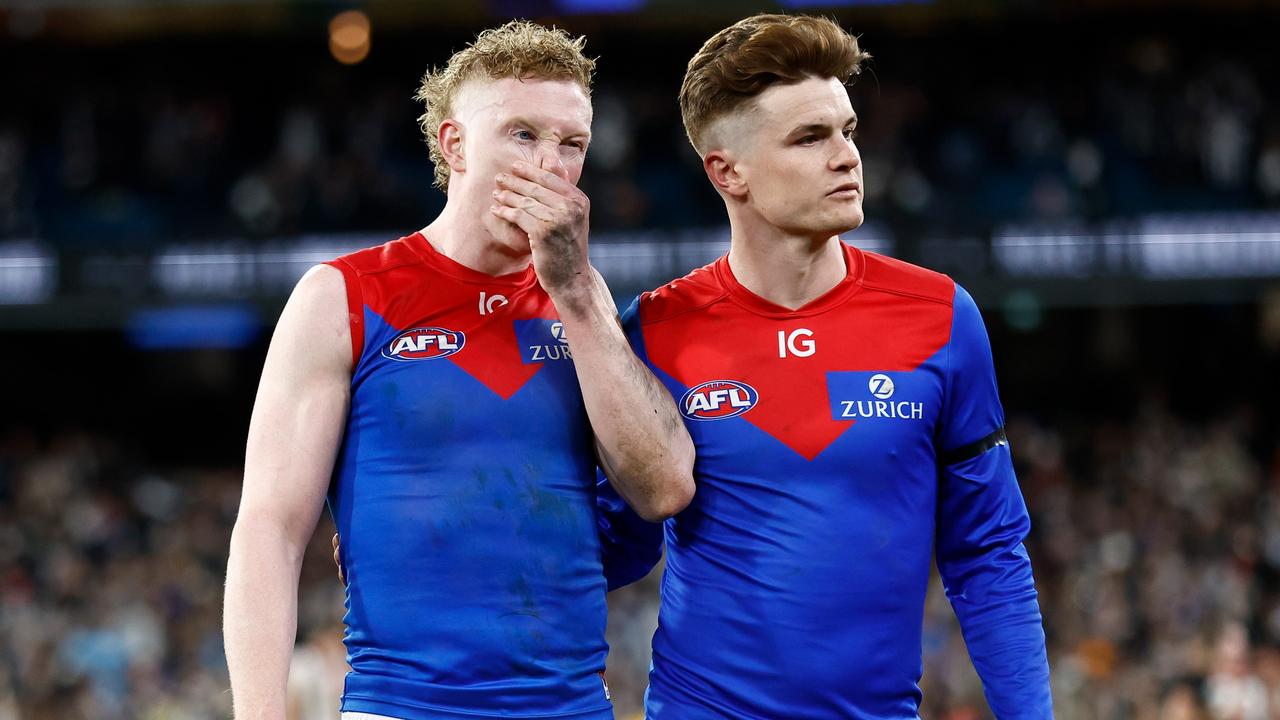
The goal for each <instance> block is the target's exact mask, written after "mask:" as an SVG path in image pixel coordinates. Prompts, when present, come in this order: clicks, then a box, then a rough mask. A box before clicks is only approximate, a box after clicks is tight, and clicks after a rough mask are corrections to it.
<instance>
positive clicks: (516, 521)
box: [328, 233, 643, 720]
mask: <svg viewBox="0 0 1280 720" xmlns="http://www.w3.org/2000/svg"><path fill="white" fill-rule="evenodd" d="M330 264H331V265H333V266H334V267H336V268H338V269H340V270H341V271H342V273H343V275H344V277H345V279H346V286H347V295H348V301H349V302H348V305H349V311H350V316H351V317H350V319H351V334H352V346H353V358H354V361H355V362H354V370H353V373H352V378H351V409H350V416H349V419H348V422H347V425H346V431H345V436H344V437H343V440H342V444H341V448H340V453H339V456H338V460H337V463H336V466H335V470H334V476H333V482H332V485H331V488H330V492H329V498H328V502H329V508H330V511H331V512H332V514H333V517H334V520H335V522H336V524H337V527H338V532H339V534H340V535H341V538H342V563H343V566H344V571H345V573H346V578H347V589H346V610H347V612H346V616H345V622H346V625H347V631H346V636H345V642H346V645H347V650H348V661H349V662H350V664H351V672H350V673H349V674H348V675H347V681H346V688H345V692H344V694H343V700H342V709H343V710H346V711H359V712H367V713H373V714H378V715H386V716H390V717H396V718H404V719H405V720H434V719H436V718H466V719H467V720H479V719H482V718H498V717H501V718H511V717H525V718H534V717H536V718H572V719H574V720H579V719H581V720H606V719H610V718H612V717H613V714H612V710H611V705H610V703H609V701H608V699H607V697H606V692H605V689H604V686H603V682H602V679H601V677H600V675H599V674H598V673H599V672H600V671H602V670H603V669H604V664H605V655H606V653H607V646H606V645H605V640H604V631H605V612H606V610H605V590H606V579H605V575H604V570H603V568H602V559H601V558H602V548H601V542H600V539H599V538H598V535H597V520H596V510H595V507H596V503H597V502H598V497H597V496H598V494H599V493H600V492H601V491H599V490H598V489H597V486H596V473H595V470H596V467H595V455H594V450H593V444H592V436H591V430H590V426H589V425H588V422H587V416H586V412H585V410H584V407H583V403H582V398H581V394H580V391H579V389H578V382H577V378H576V375H575V373H574V368H573V364H572V359H571V357H570V354H569V348H568V345H567V344H566V342H565V337H564V332H563V327H562V325H561V324H560V322H559V320H558V319H557V316H556V312H555V308H554V306H553V305H552V303H551V300H550V298H549V297H548V296H547V294H546V292H544V291H543V290H542V288H541V287H540V286H539V285H538V281H537V278H536V277H535V275H534V272H533V268H532V267H529V268H527V269H525V270H524V271H522V272H518V273H514V274H511V275H504V276H500V277H492V276H489V275H485V274H482V273H479V272H476V271H474V270H471V269H469V268H467V267H465V266H463V265H460V264H458V263H456V262H454V261H453V260H450V259H449V258H448V257H445V256H444V255H442V254H440V253H439V252H437V251H436V250H435V249H434V248H433V247H432V246H431V244H430V243H428V242H427V241H426V239H425V238H424V237H423V236H422V235H421V234H420V233H415V234H413V235H410V236H408V237H405V238H401V239H399V240H395V241H393V242H390V243H387V244H385V245H382V246H380V247H376V248H371V249H368V250H363V251H360V252H357V253H354V254H352V255H348V256H345V257H342V258H339V259H337V260H335V261H333V262H332V263H330ZM605 489H606V490H607V488H605ZM605 500H606V501H607V502H613V503H615V504H620V501H618V500H617V498H616V496H612V497H609V498H605ZM640 574H643V572H640ZM628 579H634V576H632V577H629V578H628Z"/></svg>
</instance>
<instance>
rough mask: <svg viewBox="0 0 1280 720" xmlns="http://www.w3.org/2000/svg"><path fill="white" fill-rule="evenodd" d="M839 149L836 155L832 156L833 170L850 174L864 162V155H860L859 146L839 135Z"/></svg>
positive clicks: (837, 148)
mask: <svg viewBox="0 0 1280 720" xmlns="http://www.w3.org/2000/svg"><path fill="white" fill-rule="evenodd" d="M836 137H837V141H836V142H837V143H838V144H837V147H836V152H835V154H834V155H832V156H831V169H832V170H836V171H838V172H848V171H850V170H852V169H854V168H856V167H858V164H859V163H861V162H862V155H860V154H859V153H858V146H857V145H855V144H854V142H853V141H852V140H846V139H845V138H844V137H843V136H839V135H837V136H836Z"/></svg>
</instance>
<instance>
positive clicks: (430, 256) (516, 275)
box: [409, 231, 537, 287]
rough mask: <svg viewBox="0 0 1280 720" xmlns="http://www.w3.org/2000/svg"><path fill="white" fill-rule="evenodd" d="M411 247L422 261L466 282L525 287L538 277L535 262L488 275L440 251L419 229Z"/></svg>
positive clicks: (410, 237) (410, 242) (411, 236)
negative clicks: (534, 270)
mask: <svg viewBox="0 0 1280 720" xmlns="http://www.w3.org/2000/svg"><path fill="white" fill-rule="evenodd" d="M409 247H410V248H412V249H413V251H414V253H416V254H417V255H418V256H419V257H421V258H422V261H423V262H425V263H426V264H427V265H429V266H431V267H432V268H434V269H436V270H438V271H440V272H441V273H444V274H445V275H448V276H449V277H452V278H454V279H456V280H461V281H462V282H465V283H472V284H476V285H501V286H504V287H524V286H527V285H532V284H533V283H534V282H536V281H537V277H536V276H535V275H534V273H533V264H532V263H530V264H529V266H528V267H526V268H525V269H523V270H517V271H516V272H513V273H507V274H506V275H488V274H486V273H482V272H480V271H479V270H473V269H472V268H469V267H467V266H466V265H463V264H462V263H460V262H458V261H457V260H454V259H453V258H451V257H449V256H448V255H445V254H444V253H442V252H440V251H439V250H437V249H436V248H435V246H434V245H432V244H431V243H430V242H429V241H428V240H427V238H426V236H425V235H423V234H422V232H421V231H418V232H416V233H414V234H412V235H410V236H409Z"/></svg>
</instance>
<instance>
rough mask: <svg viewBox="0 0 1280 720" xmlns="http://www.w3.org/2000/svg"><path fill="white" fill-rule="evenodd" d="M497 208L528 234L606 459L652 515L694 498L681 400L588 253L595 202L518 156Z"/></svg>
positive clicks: (629, 497)
mask: <svg viewBox="0 0 1280 720" xmlns="http://www.w3.org/2000/svg"><path fill="white" fill-rule="evenodd" d="M498 186H499V188H502V190H501V192H500V194H499V195H498V196H497V198H496V202H495V205H494V209H493V212H494V214H496V215H498V216H499V217H501V218H503V219H505V220H507V221H508V222H511V223H513V224H515V225H517V226H518V227H519V228H520V229H522V230H524V231H525V232H526V233H527V234H528V235H529V245H530V247H531V248H532V250H533V262H534V266H535V269H536V270H537V273H538V279H539V281H540V282H541V283H542V287H543V288H544V289H546V291H547V294H549V295H550V296H551V299H552V301H553V302H554V303H555V305H556V310H557V311H558V312H559V314H560V320H561V321H562V322H563V323H564V331H565V339H566V340H567V342H568V343H569V349H570V350H571V351H572V353H573V363H574V367H575V368H576V369H577V373H578V384H579V385H580V386H581V387H582V398H583V401H584V402H585V404H586V408H587V415H588V416H589V417H590V418H591V427H592V429H593V430H594V431H595V435H596V449H597V454H598V455H599V457H600V464H601V466H602V467H603V468H604V470H605V472H606V473H607V474H608V476H609V479H610V480H611V481H612V482H613V484H614V486H615V487H616V488H617V489H618V492H619V493H620V494H621V495H622V497H623V498H625V499H626V501H627V502H628V503H629V504H630V505H631V507H632V508H634V509H635V511H636V512H637V513H638V514H639V515H640V516H641V517H643V518H645V519H646V520H660V519H663V518H667V517H670V516H672V515H674V514H676V513H678V512H680V511H681V510H683V509H684V508H685V506H687V505H688V504H689V501H690V500H692V499H693V492H694V483H693V457H694V451H693V441H692V440H690V439H689V432H688V431H687V430H686V429H685V427H684V423H683V421H681V419H680V415H679V413H678V412H677V411H676V406H675V402H674V401H673V400H672V399H671V395H670V393H668V392H667V390H666V388H664V387H663V386H662V383H660V382H659V381H658V379H657V378H656V377H654V376H653V373H651V372H649V369H648V368H647V367H645V365H644V363H643V362H641V360H640V359H639V358H638V357H636V355H635V353H634V352H632V350H631V346H630V345H629V344H628V343H627V338H626V335H625V334H624V333H623V332H622V324H621V322H620V321H619V319H618V310H617V307H616V306H615V305H614V303H613V298H612V296H611V295H610V294H609V289H608V287H606V286H605V283H604V279H603V278H602V277H600V274H599V273H597V272H596V271H595V269H594V268H592V267H591V265H590V263H589V262H588V260H587V224H588V222H587V220H588V217H587V216H588V214H589V208H590V202H589V201H588V200H587V197H586V195H584V194H583V193H582V191H580V190H578V188H577V187H576V186H575V185H573V184H572V183H570V182H569V181H568V180H567V179H565V178H563V177H561V176H559V175H556V174H554V173H551V172H548V171H546V170H543V169H541V168H537V167H533V166H532V165H530V164H528V163H523V164H517V166H516V167H514V168H513V171H512V173H511V174H504V175H501V176H499V178H498Z"/></svg>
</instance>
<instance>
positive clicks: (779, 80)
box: [680, 14, 871, 155]
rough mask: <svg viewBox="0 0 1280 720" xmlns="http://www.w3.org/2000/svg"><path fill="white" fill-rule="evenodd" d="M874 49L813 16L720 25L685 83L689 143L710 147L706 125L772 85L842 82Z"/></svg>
mask: <svg viewBox="0 0 1280 720" xmlns="http://www.w3.org/2000/svg"><path fill="white" fill-rule="evenodd" d="M870 58H871V54H870V53H867V52H864V51H863V50H862V49H861V48H859V47H858V39H857V38H855V37H854V36H852V35H850V34H849V33H847V32H845V31H844V29H843V28H841V27H840V26H839V25H837V24H836V23H835V22H834V21H832V20H829V19H827V18H822V17H811V16H808V15H767V14H766V15H753V16H752V17H749V18H746V19H744V20H740V21H738V22H737V23H734V24H733V25H730V26H729V27H727V28H725V29H724V30H721V31H720V32H718V33H716V34H715V35H712V36H711V39H710V40H708V41H707V42H706V43H705V44H703V46H702V49H701V50H699V51H698V52H697V54H696V55H694V56H693V59H692V60H690V61H689V67H688V69H687V70H686V71H685V74H684V82H683V83H682V84H681V86H680V114H681V115H682V116H683V118H684V130H685V133H686V134H688V136H689V142H691V143H693V147H694V149H695V150H697V151H698V154H699V155H702V154H704V153H705V152H706V149H707V147H706V145H707V130H708V129H709V128H710V127H711V125H712V124H713V123H714V122H715V121H716V120H719V119H720V118H722V117H724V116H726V115H729V114H730V113H733V112H735V111H737V110H739V109H741V108H742V107H743V106H744V105H746V104H748V103H750V102H751V101H752V100H753V99H754V98H755V97H756V96H757V95H759V94H760V93H762V92H764V91H765V90H766V89H768V88H769V87H770V86H772V85H776V84H784V85H786V84H792V83H798V82H801V81H802V80H804V79H805V78H808V77H818V78H836V79H838V80H839V81H840V82H842V83H845V84H847V83H849V81H850V79H851V78H852V77H853V76H854V75H857V74H858V73H860V72H861V71H862V63H863V62H864V61H866V60H869V59H870Z"/></svg>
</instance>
